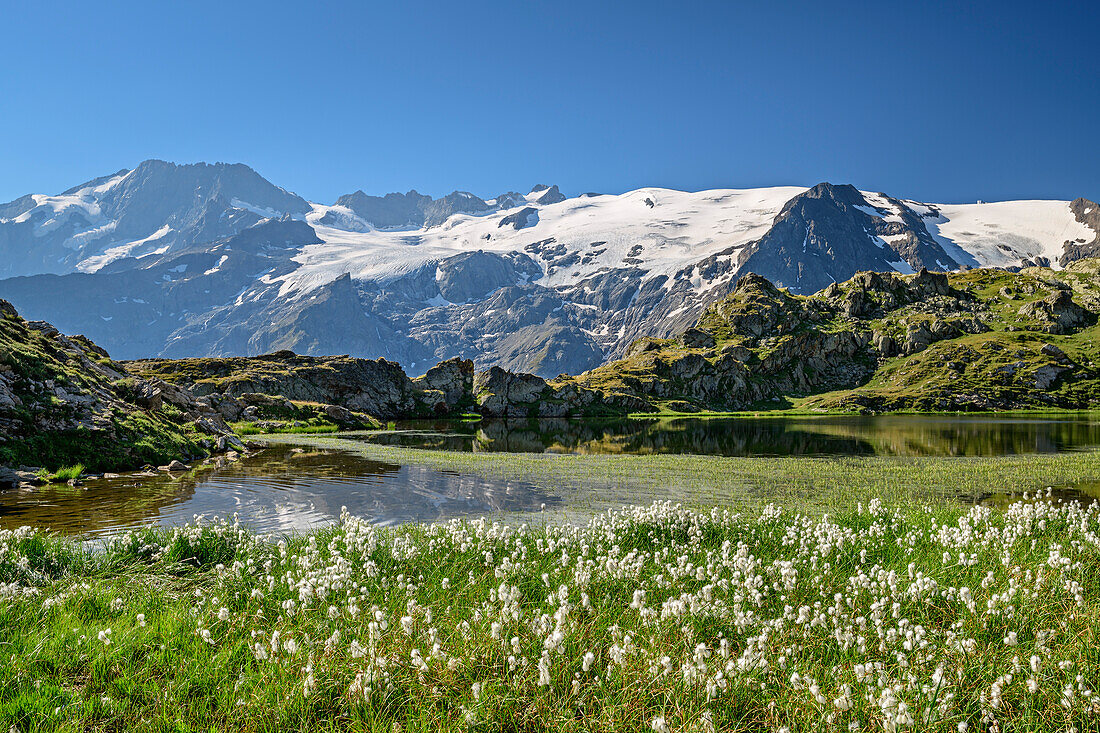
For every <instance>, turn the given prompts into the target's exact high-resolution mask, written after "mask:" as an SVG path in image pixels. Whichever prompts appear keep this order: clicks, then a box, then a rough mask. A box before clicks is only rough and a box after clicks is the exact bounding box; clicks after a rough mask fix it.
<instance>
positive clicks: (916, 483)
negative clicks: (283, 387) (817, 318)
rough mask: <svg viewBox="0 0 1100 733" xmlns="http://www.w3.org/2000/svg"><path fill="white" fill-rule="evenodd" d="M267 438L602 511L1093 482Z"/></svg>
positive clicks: (960, 463) (923, 464)
mask: <svg viewBox="0 0 1100 733" xmlns="http://www.w3.org/2000/svg"><path fill="white" fill-rule="evenodd" d="M264 440H267V441H269V442H278V443H288V444H300V445H309V446H313V447H320V448H334V449H340V450H345V451H349V452H352V453H355V454H358V455H361V456H364V457H366V458H369V459H372V460H377V461H383V462H387V463H396V464H401V465H417V466H425V467H428V468H432V469H435V470H440V471H452V472H460V473H464V474H473V475H479V476H485V477H488V478H494V479H503V480H512V481H525V482H529V483H534V484H537V485H540V486H542V487H545V488H548V489H552V490H553V491H555V492H557V493H561V494H563V495H564V496H565V498H566V501H565V504H567V505H571V506H574V507H576V506H579V505H581V504H582V503H585V502H587V503H588V504H589V508H590V509H595V510H603V509H607V508H614V507H619V506H623V505H627V504H638V503H643V504H646V503H649V502H650V501H652V500H654V499H674V500H676V501H680V502H683V503H684V504H686V505H689V506H692V507H696V508H703V507H711V506H715V505H722V506H735V507H742V508H748V509H758V508H760V507H763V506H765V505H766V504H769V503H773V502H774V503H778V504H781V505H783V506H790V507H798V508H799V509H800V510H801V511H804V512H808V513H818V514H820V513H823V512H836V511H849V510H852V509H854V508H855V507H856V505H857V504H858V503H860V502H863V503H866V502H868V501H870V500H872V499H879V500H881V501H885V502H886V503H888V504H890V505H891V506H909V507H921V506H924V505H929V504H932V505H942V504H944V503H948V504H955V503H958V502H963V503H974V502H978V501H983V500H988V499H990V498H991V497H999V496H1005V495H1013V494H1016V495H1018V494H1020V493H1022V492H1032V493H1034V492H1036V491H1039V490H1042V489H1046V488H1048V487H1082V488H1084V489H1085V490H1090V489H1089V488H1088V487H1087V486H1086V485H1087V484H1089V483H1090V482H1092V483H1096V482H1100V452H1094V451H1082V452H1071V453H1042V454H1034V455H1009V456H994V457H938V456H937V457H905V458H899V457H883V456H845V457H806V456H783V457H763V456H753V457H720V456H703V455H684V454H651V455H632V454H621V455H575V454H553V453H494V452H484V453H465V452H457V451H444V450H424V449H418V448H402V447H394V446H384V445H378V444H373V443H368V442H364V441H362V440H356V439H354V438H352V437H348V436H337V437H317V438H303V437H291V436H265V438H264Z"/></svg>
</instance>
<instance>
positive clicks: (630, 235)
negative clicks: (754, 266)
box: [280, 186, 805, 296]
mask: <svg viewBox="0 0 1100 733" xmlns="http://www.w3.org/2000/svg"><path fill="white" fill-rule="evenodd" d="M804 190H805V189H804V188H801V187H795V186H783V187H775V188H758V189H721V190H708V191H701V192H697V193H690V192H683V191H675V190H672V189H661V188H644V189H638V190H635V191H630V192H627V193H624V194H621V195H602V196H593V197H577V198H571V199H566V200H565V201H561V202H559V203H556V204H547V205H539V206H538V212H539V214H538V220H537V221H536V222H534V223H533V225H532V226H528V227H523V228H522V229H518V230H517V229H514V228H512V227H508V226H505V227H501V226H500V221H501V219H502V218H503V217H504V216H506V215H507V213H508V212H506V211H493V212H488V213H479V214H456V215H454V216H452V217H450V218H449V219H448V220H447V221H446V222H445V223H444V224H443V225H442V226H438V227H432V228H429V229H420V230H415V231H408V230H404V231H383V230H377V229H370V230H369V231H361V232H360V231H348V230H346V229H339V228H336V227H332V226H323V225H321V224H320V223H319V222H320V220H321V218H322V217H323V216H324V213H325V212H327V211H328V210H329V207H321V206H317V205H314V208H313V211H312V212H311V213H310V214H307V215H306V217H305V218H306V220H307V221H308V222H309V223H310V224H311V225H312V226H313V227H314V230H315V231H316V232H317V236H318V238H319V239H321V240H322V242H323V244H314V245H307V246H306V247H304V248H303V249H302V251H301V252H300V253H299V254H298V255H297V256H296V257H295V258H294V260H295V261H296V262H297V263H298V264H299V267H298V268H297V269H296V270H295V271H294V272H291V273H290V274H288V275H286V276H284V277H283V278H281V279H282V285H281V287H280V295H283V296H286V295H290V294H294V295H296V296H299V295H301V294H304V293H308V292H309V291H311V290H313V289H315V288H317V287H320V286H321V285H324V284H325V283H327V282H331V281H332V280H334V279H335V278H336V277H339V276H340V275H343V274H344V273H350V274H351V276H352V277H353V278H355V279H357V280H376V281H379V282H386V281H389V280H392V279H394V278H397V277H400V276H402V275H404V274H406V273H409V272H412V271H414V270H416V269H418V268H419V267H422V266H425V265H430V264H432V263H437V262H439V261H440V260H443V259H446V258H448V257H452V256H455V255H458V254H462V253H464V252H472V251H478V250H483V251H485V252H493V253H497V254H504V253H510V252H522V253H525V254H527V255H528V256H530V257H532V258H533V259H535V260H536V261H537V262H539V264H540V265H541V266H542V267H543V270H544V272H546V274H545V275H544V276H543V277H542V278H540V279H539V280H538V282H539V283H540V284H542V285H546V286H550V287H554V286H561V285H575V284H577V283H579V282H581V281H582V280H584V279H585V278H587V277H591V276H593V275H595V274H596V273H597V272H599V271H601V270H603V271H606V270H610V269H618V268H627V267H639V268H641V269H643V270H645V271H646V275H645V277H647V278H651V277H657V276H658V275H667V276H672V275H674V274H675V273H676V272H678V271H679V270H681V269H683V268H684V267H686V266H689V265H691V264H694V263H696V262H699V261H700V260H703V259H706V258H707V257H709V256H712V255H714V254H717V253H718V252H720V251H722V250H724V249H727V248H729V247H732V246H735V245H743V244H746V243H748V242H749V241H752V240H755V239H758V238H759V237H761V236H762V235H763V234H764V233H765V232H766V231H767V230H768V228H769V227H770V226H771V224H772V221H773V219H774V218H775V216H776V214H778V213H779V211H780V209H782V207H783V205H784V204H785V203H786V202H787V201H789V200H790V199H791V198H793V197H794V196H796V195H797V194H799V193H801V192H803V191H804ZM647 199H648V201H649V203H647ZM650 203H652V206H651V205H650ZM549 239H553V240H554V241H553V242H552V243H547V242H546V240H549ZM562 248H564V250H562Z"/></svg>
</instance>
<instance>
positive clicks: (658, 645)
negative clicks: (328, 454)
mask: <svg viewBox="0 0 1100 733" xmlns="http://www.w3.org/2000/svg"><path fill="white" fill-rule="evenodd" d="M276 540H277V541H276ZM1098 580H1100V511H1098V510H1097V509H1096V508H1095V507H1094V508H1090V509H1084V508H1082V507H1081V506H1079V505H1076V504H1069V505H1059V504H1055V503H1052V502H1047V501H1034V502H1022V503H1018V504H1015V505H1013V506H1012V507H1010V508H1008V509H1007V510H1003V511H1002V510H997V509H993V508H989V507H975V508H972V509H970V510H963V509H959V508H944V509H940V510H931V509H923V510H910V511H896V510H890V509H887V508H885V507H884V506H882V505H881V503H880V502H878V501H873V502H871V503H870V504H869V505H865V506H860V507H858V508H857V509H856V510H855V511H852V512H847V513H844V514H841V515H838V516H836V517H831V518H820V519H814V518H811V517H807V516H805V515H799V514H793V513H785V512H783V511H780V510H778V509H775V508H767V509H765V510H763V511H761V512H760V513H758V514H756V513H754V514H751V515H747V516H741V515H738V514H733V513H730V512H727V511H720V510H714V511H711V512H707V513H693V512H690V511H687V510H684V509H681V508H678V507H675V506H672V505H670V504H661V503H658V504H654V505H652V506H650V507H648V508H635V509H630V510H624V511H622V512H614V513H610V514H604V515H601V516H597V517H596V518H594V519H592V520H591V521H590V522H589V523H588V524H587V525H585V526H570V525H559V524H552V523H551V524H541V525H538V526H527V525H521V526H516V525H504V524H497V523H491V522H488V521H485V520H480V521H473V522H462V521H454V522H450V523H447V524H439V525H431V526H423V525H411V526H404V527H398V528H390V529H383V528H378V527H375V526H372V525H370V524H367V523H365V522H362V521H359V520H356V519H354V518H351V517H347V516H345V517H343V519H342V521H341V523H340V524H339V525H337V526H335V527H333V528H330V529H326V530H322V531H318V532H316V533H313V534H310V535H306V536H294V537H286V538H281V539H279V538H272V539H267V540H265V539H263V538H259V537H256V536H253V535H251V534H250V533H248V532H247V531H245V530H243V529H241V528H240V527H237V526H235V525H232V524H226V523H220V522H215V523H213V524H203V525H192V526H189V527H185V528H180V529H176V530H172V531H169V530H164V529H146V530H141V531H139V532H136V533H133V534H129V535H126V536H123V537H119V538H116V539H114V540H112V541H111V542H109V543H108V544H107V545H106V546H105V547H103V548H101V550H100V551H98V552H90V551H88V550H87V549H86V548H82V547H81V546H80V545H78V544H76V543H73V542H69V541H64V540H61V539H58V538H56V537H53V536H49V535H45V534H43V533H40V532H35V531H33V530H19V531H15V532H10V531H9V532H0V582H2V583H3V586H0V589H2V592H0V721H2V723H3V728H4V730H8V729H14V730H16V731H31V730H34V731H40V730H43V731H44V730H72V731H77V730H79V731H84V730H137V731H169V730H171V731H181V730H190V731H199V730H201V731H209V730H219V731H223V730H235V731H283V730H299V731H315V730H317V731H321V730H324V731H328V730H342V731H343V730H350V731H360V730H362V731H366V730H371V731H387V733H393V732H394V731H438V730H474V731H543V730H547V731H548V730H563V731H582V730H585V731H588V730H595V731H616V732H617V731H657V732H659V733H664V732H666V731H695V732H698V733H705V732H709V731H714V730H730V731H763V730H767V731H779V730H784V729H786V730H790V731H803V730H804V731H831V730H855V729H864V730H887V731H898V730H921V731H926V730H927V731H965V730H968V729H969V730H997V731H1003V732H1004V733H1008V732H1009V731H1054V730H1071V729H1076V730H1079V731H1085V730H1096V729H1097V726H1098V724H1100V705H1098V704H1097V697H1096V694H1095V691H1094V689H1093V688H1094V686H1095V685H1096V680H1097V679H1100V652H1098V651H1097V650H1098V648H1100V647H1098V645H1097V644H1096V633H1097V629H1098V628H1100V582H1098Z"/></svg>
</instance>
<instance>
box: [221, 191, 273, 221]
mask: <svg viewBox="0 0 1100 733" xmlns="http://www.w3.org/2000/svg"><path fill="white" fill-rule="evenodd" d="M229 205H230V206H232V207H233V208H235V209H244V210H245V211H250V212H252V213H253V214H255V215H256V216H262V217H263V218H265V219H278V218H279V217H280V216H282V215H283V212H281V211H276V210H275V209H270V208H267V207H266V206H257V205H256V204H250V203H248V202H247V201H241V200H240V199H239V198H237V197H235V196H234V197H233V198H232V199H230V200H229Z"/></svg>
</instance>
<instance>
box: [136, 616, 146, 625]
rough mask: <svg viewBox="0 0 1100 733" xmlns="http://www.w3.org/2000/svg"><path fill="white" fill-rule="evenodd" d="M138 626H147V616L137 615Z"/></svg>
mask: <svg viewBox="0 0 1100 733" xmlns="http://www.w3.org/2000/svg"><path fill="white" fill-rule="evenodd" d="M137 624H138V626H144V625H145V614H144V613H139V614H138V615H137Z"/></svg>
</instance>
